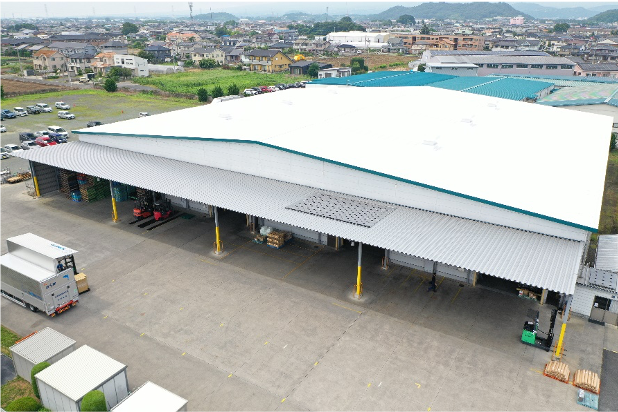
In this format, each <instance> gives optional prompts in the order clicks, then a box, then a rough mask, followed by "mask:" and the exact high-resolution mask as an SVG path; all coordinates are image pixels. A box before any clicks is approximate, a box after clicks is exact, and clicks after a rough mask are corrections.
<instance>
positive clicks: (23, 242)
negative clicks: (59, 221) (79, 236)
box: [0, 233, 79, 316]
mask: <svg viewBox="0 0 618 412" xmlns="http://www.w3.org/2000/svg"><path fill="white" fill-rule="evenodd" d="M6 243H7V246H8V253H6V254H4V255H2V256H0V266H1V270H2V273H1V275H2V279H1V282H0V285H1V287H2V289H1V291H0V293H1V294H2V296H3V297H5V298H7V299H9V300H11V301H13V302H15V303H17V304H19V305H21V306H23V307H25V308H28V309H30V310H31V311H33V312H37V311H39V310H40V311H41V312H45V313H46V314H47V315H50V316H56V315H57V314H59V313H62V312H64V311H65V310H67V309H69V308H71V307H72V306H75V305H76V304H77V302H78V300H79V298H78V291H77V284H76V282H75V274H76V273H77V271H76V268H75V259H74V258H73V254H74V253H77V251H76V250H73V249H70V248H67V247H64V246H61V245H58V244H56V243H54V242H52V241H49V240H47V239H43V238H42V237H40V236H37V235H34V234H32V233H27V234H24V235H20V236H15V237H12V238H9V239H7V241H6Z"/></svg>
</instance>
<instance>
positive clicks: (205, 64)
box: [200, 59, 217, 69]
mask: <svg viewBox="0 0 618 412" xmlns="http://www.w3.org/2000/svg"><path fill="white" fill-rule="evenodd" d="M216 66H217V61H216V60H214V59H202V60H200V68H201V69H213V68H215V67H216Z"/></svg>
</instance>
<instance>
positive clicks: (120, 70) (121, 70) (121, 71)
mask: <svg viewBox="0 0 618 412" xmlns="http://www.w3.org/2000/svg"><path fill="white" fill-rule="evenodd" d="M132 75H133V71H132V70H131V69H129V68H126V67H112V68H110V69H109V72H108V73H107V77H109V78H110V79H119V78H120V77H122V78H124V79H126V78H127V77H131V76H132Z"/></svg>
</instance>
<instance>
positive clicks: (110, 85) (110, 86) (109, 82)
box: [103, 79, 118, 93]
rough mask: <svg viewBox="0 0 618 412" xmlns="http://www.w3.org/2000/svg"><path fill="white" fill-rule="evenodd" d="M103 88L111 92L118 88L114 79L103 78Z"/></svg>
mask: <svg viewBox="0 0 618 412" xmlns="http://www.w3.org/2000/svg"><path fill="white" fill-rule="evenodd" d="M103 88H104V89H105V91H107V92H110V93H113V92H115V91H116V90H118V85H117V84H116V82H115V81H114V79H105V83H103Z"/></svg>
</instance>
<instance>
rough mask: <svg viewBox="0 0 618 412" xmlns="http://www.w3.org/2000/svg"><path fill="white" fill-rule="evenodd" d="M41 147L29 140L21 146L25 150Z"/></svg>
mask: <svg viewBox="0 0 618 412" xmlns="http://www.w3.org/2000/svg"><path fill="white" fill-rule="evenodd" d="M39 147H40V146H39V145H38V144H36V143H35V142H34V140H28V141H26V142H23V143H22V144H21V148H22V149H24V150H30V149H38V148H39Z"/></svg>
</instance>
